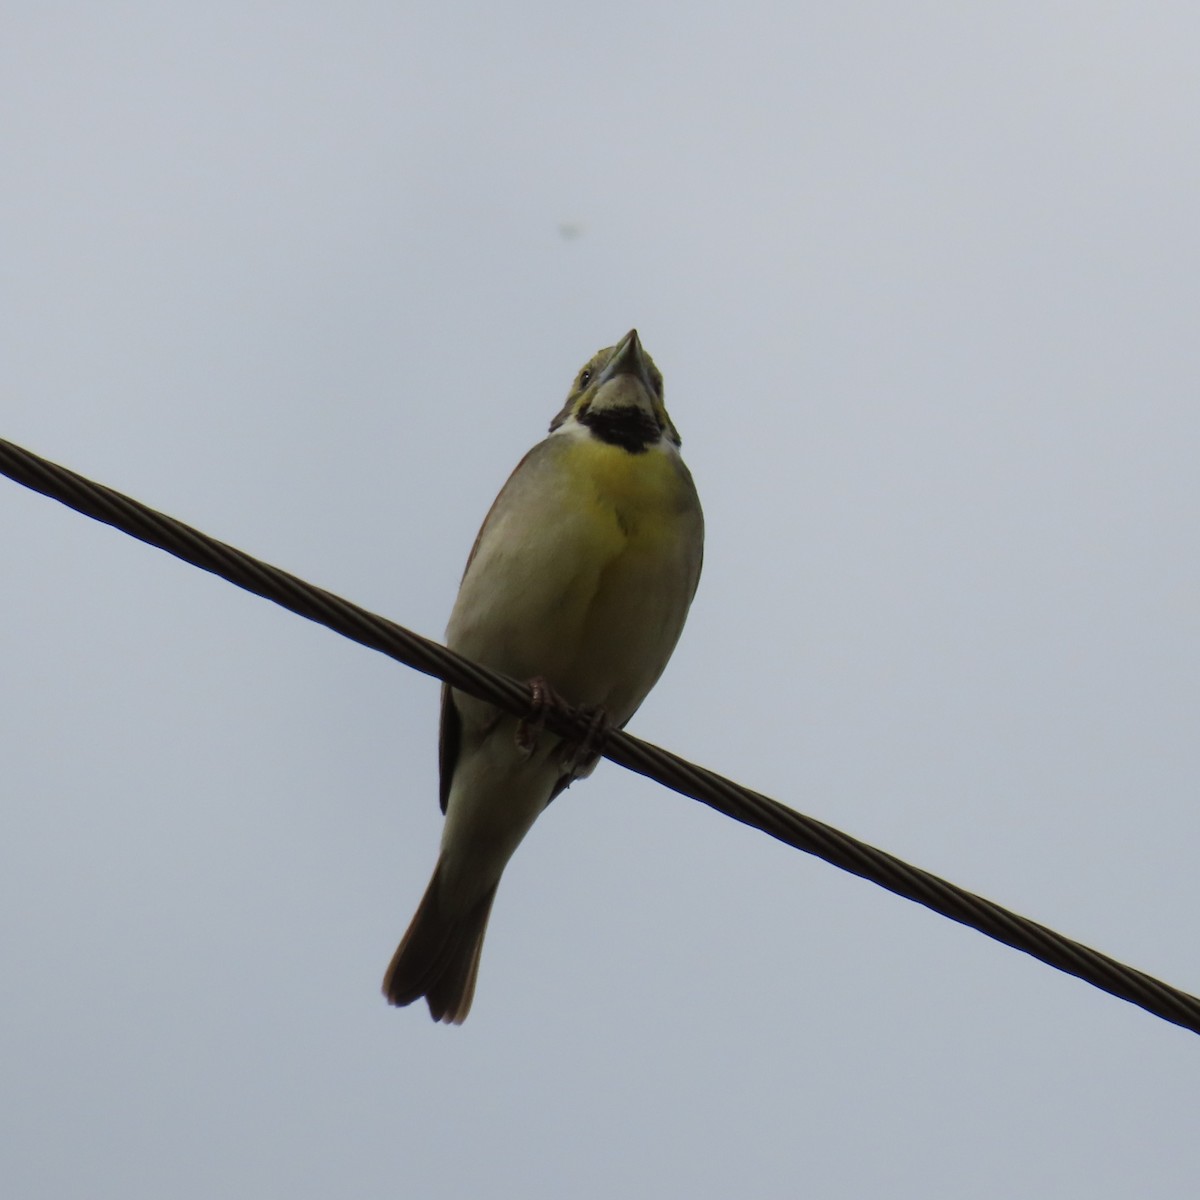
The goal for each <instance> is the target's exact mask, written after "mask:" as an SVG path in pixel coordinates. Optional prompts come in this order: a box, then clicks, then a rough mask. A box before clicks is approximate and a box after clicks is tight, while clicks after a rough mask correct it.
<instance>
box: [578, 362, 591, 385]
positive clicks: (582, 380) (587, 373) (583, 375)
mask: <svg viewBox="0 0 1200 1200" xmlns="http://www.w3.org/2000/svg"><path fill="white" fill-rule="evenodd" d="M591 381H592V372H591V370H590V369H589V368H587V367H584V369H583V370H582V371H580V372H579V386H580V387H581V388H585V387H587V385H588V384H589V383H591Z"/></svg>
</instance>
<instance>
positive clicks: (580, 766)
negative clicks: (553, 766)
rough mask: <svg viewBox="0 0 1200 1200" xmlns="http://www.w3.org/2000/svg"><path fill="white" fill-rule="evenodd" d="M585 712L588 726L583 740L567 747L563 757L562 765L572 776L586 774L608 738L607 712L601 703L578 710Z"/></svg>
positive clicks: (593, 764)
mask: <svg viewBox="0 0 1200 1200" xmlns="http://www.w3.org/2000/svg"><path fill="white" fill-rule="evenodd" d="M580 711H581V712H584V713H586V714H587V718H588V728H587V733H585V734H584V735H583V740H582V741H580V742H576V743H575V744H574V745H573V746H571V747H569V749H568V751H567V754H566V755H565V756H564V758H563V767H564V769H565V770H566V771H567V772H569V773H570V774H571V775H572V776H577V775H581V774H588V773H590V772H591V769H592V768H593V767H594V766H595V765H596V761H597V760H598V759H599V757H600V752H601V751H602V750H603V749H604V743H605V742H606V741H607V740H608V731H609V728H610V726H609V723H608V712H607V711H606V710H605V708H604V706H603V705H600V704H597V705H596V706H595V707H594V708H584V709H581V710H580Z"/></svg>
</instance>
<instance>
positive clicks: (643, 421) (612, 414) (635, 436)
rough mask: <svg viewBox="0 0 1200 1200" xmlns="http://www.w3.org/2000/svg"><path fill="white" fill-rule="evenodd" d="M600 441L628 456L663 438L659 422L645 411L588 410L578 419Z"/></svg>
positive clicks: (620, 409)
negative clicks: (624, 451) (622, 451)
mask: <svg viewBox="0 0 1200 1200" xmlns="http://www.w3.org/2000/svg"><path fill="white" fill-rule="evenodd" d="M578 421H579V423H580V424H581V425H586V426H587V427H588V428H589V429H590V430H591V431H592V432H593V433H594V434H595V435H596V436H597V437H598V438H599V439H600V440H601V441H602V442H608V443H609V444H610V445H613V446H620V447H622V449H625V450H628V451H629V453H630V454H641V453H642V451H644V450H645V449H646V448H647V447H648V446H653V445H654V444H655V442H657V441H658V440H659V438H661V437H662V430H661V429H660V428H659V424H658V422H657V421H656V420H655V419H654V418H653V417H652V416H650V414H649V413H647V412H646V411H645V409H641V408H637V407H636V406H634V405H630V406H629V407H628V408H606V409H604V410H603V411H601V412H593V411H592V409H591V408H590V407H589V408H587V409H586V410H585V411H583V412H581V413H580V414H579V417H578Z"/></svg>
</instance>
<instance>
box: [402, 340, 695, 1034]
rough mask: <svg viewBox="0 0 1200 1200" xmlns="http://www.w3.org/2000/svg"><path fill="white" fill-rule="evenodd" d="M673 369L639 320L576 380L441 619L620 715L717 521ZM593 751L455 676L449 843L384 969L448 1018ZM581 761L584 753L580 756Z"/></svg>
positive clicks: (458, 1014) (495, 657)
mask: <svg viewBox="0 0 1200 1200" xmlns="http://www.w3.org/2000/svg"><path fill="white" fill-rule="evenodd" d="M679 444H680V439H679V434H678V432H677V431H676V429H675V426H674V425H673V424H672V422H671V418H670V417H669V416H668V415H667V410H666V408H665V406H664V405H663V384H662V374H661V373H660V372H659V370H658V368H657V367H656V366H655V365H654V363H653V361H652V360H651V358H650V356H649V355H648V354H647V353H646V352H645V351H644V350H643V349H642V344H641V342H640V341H639V340H638V335H637V330H631V331H630V332H629V333H628V334H626V335H625V337H624V338H622V339H621V341H620V342H619V343H618V344H617V345H616V346H610V347H609V348H608V349H606V350H601V351H600V352H599V353H598V354H596V355H594V356H593V357H592V358H591V359H590V360H589V361H588V363H587V364H586V365H585V366H584V367H583V369H582V370H581V371H580V372H579V374H578V375H577V376H576V377H575V381H574V383H573V384H572V385H571V391H570V393H569V395H568V396H567V401H566V403H565V404H564V405H563V407H562V409H561V411H560V412H559V413H558V415H557V416H556V417H555V418H554V420H553V421H552V422H551V423H550V434H549V436H548V437H547V438H546V439H545V440H544V441H541V442H539V443H538V444H537V445H536V446H534V448H533V449H532V450H530V451H529V453H528V454H526V455H525V457H524V458H523V459H522V460H521V461H520V463H518V465H517V468H516V470H515V471H513V473H512V475H510V476H509V479H508V482H507V483H506V484H505V485H504V487H503V488H502V489H501V491H500V494H499V495H498V496H497V497H496V500H495V502H494V503H493V504H492V507H491V511H490V512H489V513H488V515H487V517H486V519H485V520H484V522H483V528H482V529H480V531H479V536H478V537H477V538H476V539H475V545H474V548H473V549H472V550H471V555H470V557H469V558H468V560H467V567H466V570H465V572H464V573H463V578H462V584H461V585H460V587H459V592H458V599H457V601H456V602H455V605H454V611H453V613H452V614H451V617H450V624H449V627H448V628H447V631H446V642H447V644H448V645H449V646H450V647H451V648H452V649H454V650H456V651H458V652H459V653H460V654H463V655H465V656H466V657H467V658H471V659H474V660H476V661H477V662H480V663H483V664H484V665H485V666H488V667H492V668H493V669H494V670H497V671H502V672H504V673H505V674H507V675H512V676H515V677H516V678H518V679H535V680H538V681H539V682H540V683H542V684H543V685H545V686H546V687H547V689H548V690H551V691H552V693H557V694H558V696H560V697H562V699H564V700H566V701H568V702H569V703H571V704H573V705H577V706H580V707H587V708H591V709H593V710H595V711H596V712H598V713H603V715H604V717H605V718H606V719H607V720H608V722H609V723H611V724H612V725H614V726H616V727H618V728H619V727H620V726H623V725H624V724H625V723H626V721H628V720H629V718H630V717H632V716H633V714H634V712H635V711H636V709H637V707H638V705H639V704H641V702H642V701H643V700H644V699H645V698H646V694H647V693H648V692H649V691H650V689H651V688H652V687H653V686H654V684H655V682H656V681H657V679H658V677H659V676H660V675H661V674H662V672H663V668H664V667H665V666H666V665H667V659H669V658H670V657H671V652H672V650H674V648H675V643H676V641H678V639H679V634H680V632H681V630H682V629H683V622H684V619H685V618H686V616H687V611H688V606H689V605H690V604H691V602H692V596H693V595H694V594H695V591H696V584H697V582H698V580H699V578H700V564H701V559H702V556H703V547H704V518H703V515H702V514H701V511H700V501H699V498H698V497H697V495H696V488H695V485H694V484H693V483H692V476H691V474H690V472H689V471H688V469H687V467H686V466H684V464H683V459H682V458H681V457H680V455H679ZM579 751H580V747H578V746H572V745H568V744H566V743H564V742H563V740H562V739H560V738H557V737H553V736H550V735H548V734H545V733H543V734H541V735H540V736H538V735H537V734H536V733H534V734H533V735H532V736H531V732H530V728H529V727H528V726H527V725H525V724H523V723H522V722H520V721H519V720H518V719H517V718H516V717H513V716H511V715H509V714H508V713H506V712H503V711H502V710H500V709H498V708H495V707H494V706H492V705H490V704H486V703H484V702H483V701H481V700H475V699H473V698H472V697H470V696H467V695H464V694H463V693H462V692H458V691H455V690H453V689H452V688H450V687H443V688H442V722H441V735H440V739H439V760H440V768H441V805H442V811H443V812H444V813H445V814H446V823H445V826H444V829H443V832H442V844H441V853H440V855H439V857H438V861H437V866H436V867H434V871H433V878H432V879H431V880H430V883H429V887H428V888H427V889H426V892H425V896H424V898H423V899H422V900H421V903H420V906H419V907H418V909H417V913H416V916H414V917H413V920H412V924H411V925H410V926H409V927H408V932H407V933H406V934H405V935H404V939H403V941H401V943H400V946H399V948H398V949H397V950H396V953H395V955H394V956H393V958H392V962H391V965H390V966H389V967H388V970H387V975H386V976H385V978H384V981H383V991H384V995H385V996H386V997H387V999H388V1000H389V1002H390V1003H392V1004H397V1005H404V1004H411V1003H412V1002H413V1001H414V1000H417V999H419V998H420V997H422V996H424V997H425V1000H426V1002H427V1003H428V1005H429V1011H430V1014H431V1015H432V1016H433V1018H434V1020H435V1021H445V1022H452V1023H454V1024H459V1023H461V1022H462V1021H463V1020H464V1019H465V1018H466V1015H467V1013H468V1011H469V1010H470V1007H471V1000H472V998H473V996H474V993H475V979H476V976H477V974H478V971H479V955H480V951H481V949H482V946H483V935H484V931H485V930H486V928H487V922H488V914H489V913H490V912H491V908H492V901H493V899H494V898H495V895H496V888H497V886H498V884H499V883H500V875H501V873H502V872H503V871H504V867H505V864H506V863H507V862H508V860H509V858H510V857H511V855H512V853H513V851H514V850H516V848H517V846H518V844H519V843H520V841H521V839H522V838H523V837H524V836H525V834H526V832H527V831H528V830H529V827H530V826H531V825H532V824H533V822H534V820H535V819H536V818H537V816H538V814H539V813H540V812H541V811H542V810H543V809H544V808H545V807H546V805H547V804H549V803H550V801H551V800H552V799H553V798H554V797H555V796H556V795H558V793H559V792H560V791H562V789H563V788H564V787H566V786H567V785H568V784H569V783H570V782H571V781H572V780H573V779H576V778H579V777H580V776H582V775H586V774H588V773H589V772H590V770H591V768H592V766H594V765H595V758H594V757H592V759H591V761H590V762H589V761H587V755H586V754H584V755H582V756H581V755H580V753H579ZM581 758H582V761H581Z"/></svg>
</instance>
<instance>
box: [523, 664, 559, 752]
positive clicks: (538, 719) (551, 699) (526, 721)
mask: <svg viewBox="0 0 1200 1200" xmlns="http://www.w3.org/2000/svg"><path fill="white" fill-rule="evenodd" d="M528 682H529V691H530V698H529V707H530V708H531V709H532V711H531V712H530V714H529V716H528V717H524V718H522V720H521V721H520V722H518V724H517V750H518V751H519V752H520V754H521V756H522V757H523V758H529V757H531V756H532V754H533V752H534V751H535V750H536V749H537V744H538V738H540V737H541V736H542V730H543V729H545V728H546V713H547V711H548V710H549V709H551V708H559V709H563V708H568V707H570V706H569V705H568V704H567V702H566V701H565V700H564V699H563V698H562V697H561V696H560V695H559V694H558V693H557V692H556V691H555V690H554V689H553V688H552V687H551V686H550V684H549V683H548V682H547V681H546V679H545V677H544V676H542V675H537V676H535V677H534V678H533V679H530V680H529V681H528Z"/></svg>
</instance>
